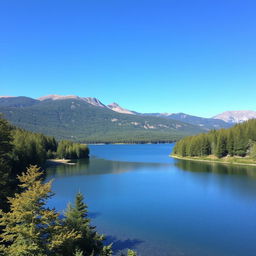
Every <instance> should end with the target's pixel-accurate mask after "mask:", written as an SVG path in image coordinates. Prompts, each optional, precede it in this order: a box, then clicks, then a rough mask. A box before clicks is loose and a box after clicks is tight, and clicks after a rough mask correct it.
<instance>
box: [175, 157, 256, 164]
mask: <svg viewBox="0 0 256 256" xmlns="http://www.w3.org/2000/svg"><path fill="white" fill-rule="evenodd" d="M170 156H171V157H173V158H176V159H181V160H189V161H200V162H210V163H222V164H234V165H249V166H256V159H253V158H249V157H238V156H232V157H231V156H227V157H223V158H217V157H216V156H213V155H209V156H200V157H199V156H195V157H182V156H179V155H175V154H172V155H170Z"/></svg>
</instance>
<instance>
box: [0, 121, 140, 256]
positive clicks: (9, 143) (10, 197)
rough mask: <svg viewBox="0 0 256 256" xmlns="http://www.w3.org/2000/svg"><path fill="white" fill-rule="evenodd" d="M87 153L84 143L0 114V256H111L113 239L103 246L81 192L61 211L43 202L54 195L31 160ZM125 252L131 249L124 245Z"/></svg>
mask: <svg viewBox="0 0 256 256" xmlns="http://www.w3.org/2000/svg"><path fill="white" fill-rule="evenodd" d="M88 154H89V150H88V148H87V147H86V146H85V145H80V144H77V143H73V142H70V141H61V142H59V143H58V142H57V141H56V140H55V139H54V138H53V137H47V136H44V135H42V134H36V133H31V132H27V131H24V130H21V129H17V128H15V127H12V126H11V125H10V124H9V123H8V122H7V121H6V120H4V119H2V118H0V176H1V180H0V255H3V256H21V255H24V256H35V255H37V256H87V255H88V256H89V255H90V256H111V255H113V251H112V244H107V245H105V242H104V240H105V237H104V235H101V234H99V233H98V232H97V231H96V228H95V227H94V226H92V225H91V222H90V218H89V217H88V207H87V205H86V204H85V203H84V200H83V195H82V194H81V193H78V194H77V195H76V198H75V202H74V204H69V205H68V206H67V209H66V211H65V213H64V216H63V215H61V214H60V213H58V212H56V210H55V209H50V208H49V207H48V206H47V200H48V199H49V198H50V197H52V196H53V193H52V191H51V181H50V182H47V183H45V182H44V179H43V178H44V172H43V170H42V168H40V167H37V166H36V165H34V164H38V165H40V166H42V165H43V163H44V162H45V160H46V159H47V158H49V157H64V158H86V157H88ZM32 164H33V165H32ZM26 167H28V168H26ZM25 169H26V170H25ZM122 255H123V254H122ZM127 256H136V252H134V251H132V250H128V251H127Z"/></svg>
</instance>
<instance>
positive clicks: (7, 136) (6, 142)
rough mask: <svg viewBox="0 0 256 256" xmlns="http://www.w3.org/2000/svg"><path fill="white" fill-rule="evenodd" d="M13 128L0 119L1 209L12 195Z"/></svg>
mask: <svg viewBox="0 0 256 256" xmlns="http://www.w3.org/2000/svg"><path fill="white" fill-rule="evenodd" d="M11 130H12V128H11V126H10V125H9V123H8V122H7V121H6V120H5V119H3V118H1V117H0V177H1V178H0V207H1V208H5V206H6V197H7V196H8V195H9V194H10V193H11V184H10V183H11V182H10V179H11V178H12V177H11V159H10V154H11V152H12V149H13V146H12V136H11Z"/></svg>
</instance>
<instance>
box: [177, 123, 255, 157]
mask: <svg viewBox="0 0 256 256" xmlns="http://www.w3.org/2000/svg"><path fill="white" fill-rule="evenodd" d="M173 154H174V155H178V156H182V157H186V156H189V157H194V156H208V155H214V156H216V157H218V158H222V157H225V156H239V157H245V156H248V157H252V158H256V120H255V119H252V120H249V121H247V122H244V123H242V124H238V125H236V126H234V127H232V128H229V129H221V130H218V131H216V130H213V131H210V132H208V133H202V134H199V135H196V136H189V137H185V138H183V139H181V140H180V141H178V142H177V143H176V145H175V147H174V150H173Z"/></svg>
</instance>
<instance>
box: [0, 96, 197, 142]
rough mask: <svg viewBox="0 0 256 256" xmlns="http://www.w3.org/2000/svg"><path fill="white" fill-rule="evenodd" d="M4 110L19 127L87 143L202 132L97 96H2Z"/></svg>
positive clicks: (168, 137)
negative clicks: (123, 110) (108, 103)
mask: <svg viewBox="0 0 256 256" xmlns="http://www.w3.org/2000/svg"><path fill="white" fill-rule="evenodd" d="M111 107H112V108H114V109H115V110H117V108H118V106H116V105H115V106H113V104H111ZM120 108H121V107H120V106H119V108H118V110H120ZM0 113H2V114H3V115H4V117H6V118H7V119H8V120H10V121H11V123H13V124H14V125H16V126H18V127H22V128H24V129H27V130H30V131H35V132H41V133H44V134H46V135H53V136H55V137H56V138H58V139H72V140H74V141H80V142H87V143H90V142H160V141H161V142H163V141H175V140H177V139H179V138H181V137H183V136H186V135H191V134H196V133H199V132H202V129H201V128H200V127H198V126H194V125H191V124H188V123H184V122H180V121H177V120H172V119H167V118H162V117H153V116H141V115H134V114H127V113H126V114H124V113H118V112H116V111H113V110H112V109H110V107H109V106H106V105H104V104H103V103H101V102H100V101H99V100H98V99H96V98H90V97H78V96H74V95H69V96H59V95H50V96H45V97H41V98H39V99H31V98H28V97H11V98H4V97H0Z"/></svg>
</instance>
